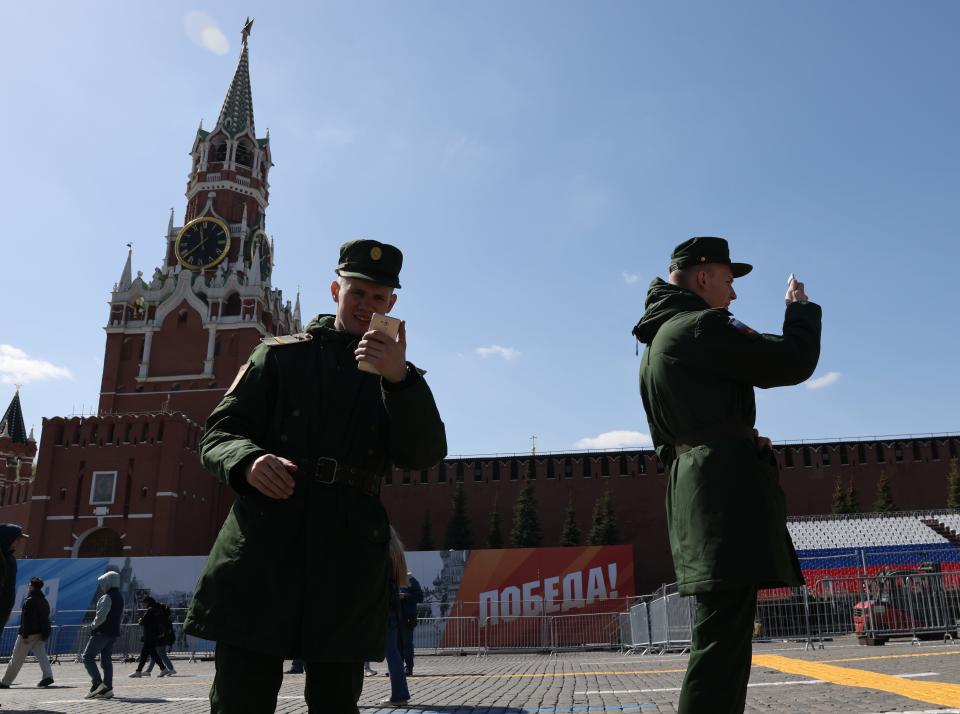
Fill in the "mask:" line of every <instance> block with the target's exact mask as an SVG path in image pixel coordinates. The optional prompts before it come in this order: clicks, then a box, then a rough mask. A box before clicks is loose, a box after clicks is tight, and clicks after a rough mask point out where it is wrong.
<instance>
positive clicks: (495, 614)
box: [480, 590, 500, 622]
mask: <svg viewBox="0 0 960 714" xmlns="http://www.w3.org/2000/svg"><path fill="white" fill-rule="evenodd" d="M488 617H489V618H490V619H491V620H493V621H494V622H499V621H500V593H498V592H497V591H496V590H487V592H485V593H480V622H484V621H485V620H486V619H487V618H488Z"/></svg>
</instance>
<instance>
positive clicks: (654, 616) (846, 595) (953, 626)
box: [623, 570, 960, 653]
mask: <svg viewBox="0 0 960 714" xmlns="http://www.w3.org/2000/svg"><path fill="white" fill-rule="evenodd" d="M695 616H696V600H695V598H692V597H681V596H680V595H678V594H677V593H676V591H675V586H664V587H663V588H661V589H660V591H658V592H657V593H655V594H654V595H653V596H651V599H650V600H649V601H647V602H639V603H637V604H636V605H634V606H633V607H631V608H630V611H629V617H628V620H629V629H630V632H629V636H627V637H624V638H623V643H624V646H625V647H626V648H628V649H630V650H632V651H637V652H643V653H646V652H668V651H677V650H679V651H682V650H683V649H685V648H686V647H688V646H689V644H690V638H691V634H692V623H693V621H694V618H695ZM753 634H754V639H756V640H794V641H800V642H806V645H807V647H810V646H813V645H814V644H815V643H816V644H819V646H820V647H822V646H823V641H824V640H825V639H829V638H832V637H836V636H841V635H850V634H855V635H857V637H858V638H859V640H860V642H861V643H862V644H877V645H879V644H884V643H885V642H887V641H888V640H889V639H890V638H893V637H910V638H912V639H913V640H914V641H915V642H916V641H918V640H920V639H924V638H927V639H948V638H954V637H958V636H960V573H958V572H956V571H947V572H939V571H934V572H917V571H913V570H904V571H896V570H892V571H886V572H882V573H879V574H877V575H857V576H850V577H834V578H824V579H822V580H818V581H817V582H816V584H815V585H814V587H812V588H807V587H806V586H803V587H799V588H778V589H775V590H763V591H760V592H759V593H758V598H757V611H756V618H755V622H754V633H753Z"/></svg>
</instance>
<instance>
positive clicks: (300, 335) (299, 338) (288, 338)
mask: <svg viewBox="0 0 960 714" xmlns="http://www.w3.org/2000/svg"><path fill="white" fill-rule="evenodd" d="M312 339H313V335H311V334H310V333H309V332H297V333H296V334H293V335H276V336H274V335H270V336H269V337H264V338H263V339H262V340H260V342H261V343H262V344H265V345H266V346H267V347H278V346H282V345H297V344H300V343H301V342H309V341H310V340H312Z"/></svg>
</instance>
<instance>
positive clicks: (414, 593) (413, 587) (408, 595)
mask: <svg viewBox="0 0 960 714" xmlns="http://www.w3.org/2000/svg"><path fill="white" fill-rule="evenodd" d="M407 581H408V583H407V585H406V587H402V588H400V614H401V616H402V617H401V619H402V623H401V624H402V629H403V632H402V634H403V637H402V641H403V650H402V653H403V672H404V674H406V675H407V676H408V677H410V676H412V675H413V631H414V628H416V626H417V609H418V608H419V606H420V603H422V602H423V588H421V587H420V582H419V581H418V580H417V579H416V578H415V577H413V573H407Z"/></svg>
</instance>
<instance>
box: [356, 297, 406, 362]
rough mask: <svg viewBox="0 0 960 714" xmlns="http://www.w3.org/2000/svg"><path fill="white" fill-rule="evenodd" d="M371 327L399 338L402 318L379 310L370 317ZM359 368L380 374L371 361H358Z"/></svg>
mask: <svg viewBox="0 0 960 714" xmlns="http://www.w3.org/2000/svg"><path fill="white" fill-rule="evenodd" d="M370 329H371V330H376V331H377V332H382V333H383V334H385V335H389V336H390V337H391V338H392V339H394V340H395V339H397V336H398V335H399V334H400V320H399V319H397V318H396V317H389V316H388V315H381V314H380V313H379V312H375V313H373V315H372V316H371V318H370ZM357 369H359V370H362V371H363V372H369V373H370V374H380V372H379V371H378V370H377V368H376V367H374V366H373V365H371V364H370V363H369V362H358V363H357Z"/></svg>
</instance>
